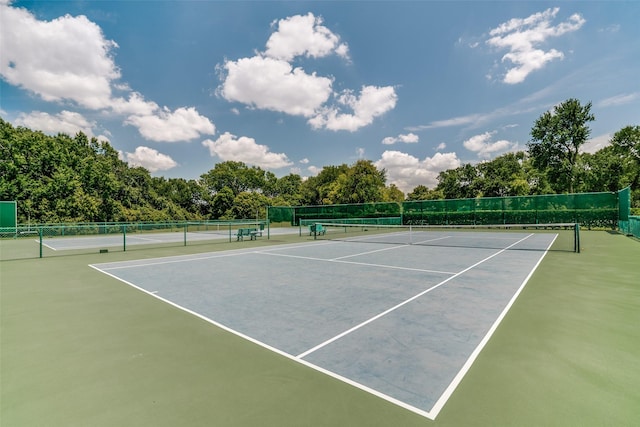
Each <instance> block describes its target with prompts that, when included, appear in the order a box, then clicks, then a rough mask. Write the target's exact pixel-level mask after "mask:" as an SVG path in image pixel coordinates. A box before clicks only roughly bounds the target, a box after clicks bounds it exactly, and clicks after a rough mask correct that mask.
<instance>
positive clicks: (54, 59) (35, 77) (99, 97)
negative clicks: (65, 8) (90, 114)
mask: <svg viewBox="0 0 640 427" xmlns="http://www.w3.org/2000/svg"><path fill="white" fill-rule="evenodd" d="M117 47H118V45H117V44H116V43H115V42H114V41H112V40H106V39H105V38H104V35H103V33H102V30H101V28H100V27H99V26H98V25H96V24H95V23H93V22H91V21H89V20H88V19H87V18H86V17H85V16H78V17H72V16H70V15H65V16H62V17H60V18H57V19H54V20H52V21H39V20H37V19H36V18H35V17H34V16H33V15H32V14H31V13H30V12H28V11H27V10H26V9H22V8H15V7H10V6H9V5H6V4H2V5H0V51H2V57H1V58H2V59H1V60H0V74H1V75H2V77H3V78H4V79H5V80H6V81H7V82H8V83H10V84H12V85H14V86H19V87H22V88H24V89H26V90H28V91H29V92H33V93H35V94H37V95H38V96H40V97H41V98H42V99H44V100H46V101H61V100H71V101H75V102H77V103H78V104H79V105H81V106H84V107H87V108H91V109H101V108H105V107H107V106H108V105H109V100H110V98H111V82H112V81H113V80H115V79H118V78H119V77H120V70H119V69H118V67H117V66H116V65H115V63H114V61H113V59H112V56H111V55H112V51H113V49H115V48H117Z"/></svg>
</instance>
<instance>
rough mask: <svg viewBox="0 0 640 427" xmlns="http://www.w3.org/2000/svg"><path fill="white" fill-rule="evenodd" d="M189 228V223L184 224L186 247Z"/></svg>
mask: <svg viewBox="0 0 640 427" xmlns="http://www.w3.org/2000/svg"><path fill="white" fill-rule="evenodd" d="M188 227H189V223H188V222H185V223H184V245H185V246H187V228H188Z"/></svg>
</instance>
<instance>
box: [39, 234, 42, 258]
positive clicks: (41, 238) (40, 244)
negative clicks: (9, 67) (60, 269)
mask: <svg viewBox="0 0 640 427" xmlns="http://www.w3.org/2000/svg"><path fill="white" fill-rule="evenodd" d="M38 234H39V235H40V258H42V227H40V228H39V229H38Z"/></svg>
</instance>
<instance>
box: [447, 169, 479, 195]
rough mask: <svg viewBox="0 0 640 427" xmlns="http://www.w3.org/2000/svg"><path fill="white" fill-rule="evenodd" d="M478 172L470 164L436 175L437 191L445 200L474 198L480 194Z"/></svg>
mask: <svg viewBox="0 0 640 427" xmlns="http://www.w3.org/2000/svg"><path fill="white" fill-rule="evenodd" d="M479 187H480V176H479V173H478V170H477V169H476V168H475V167H474V166H473V165H471V164H469V163H467V164H464V165H462V166H460V167H458V168H456V169H449V170H446V171H442V172H440V173H439V174H438V185H437V187H436V190H437V191H440V192H442V194H444V197H445V198H446V199H464V198H474V197H477V196H478V195H480V194H481V190H480V188H479Z"/></svg>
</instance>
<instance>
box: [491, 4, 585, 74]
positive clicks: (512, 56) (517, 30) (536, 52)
mask: <svg viewBox="0 0 640 427" xmlns="http://www.w3.org/2000/svg"><path fill="white" fill-rule="evenodd" d="M559 10H560V9H559V8H554V9H547V10H545V11H544V12H539V13H535V14H533V15H531V16H529V17H527V18H524V19H521V18H513V19H511V20H509V21H507V22H504V23H502V24H500V25H499V26H498V27H496V28H494V29H492V30H491V31H490V32H489V35H490V36H491V37H490V38H489V39H488V40H487V41H486V43H487V44H489V45H490V46H494V47H496V48H499V49H507V50H508V51H509V52H508V53H506V54H505V55H504V56H503V57H502V62H503V63H504V62H510V63H511V64H513V66H511V67H509V66H507V72H506V74H505V76H504V78H503V82H504V83H508V84H516V83H522V82H523V81H524V80H525V79H526V78H527V76H528V75H529V74H530V73H531V72H533V71H535V70H539V69H541V68H543V67H544V66H545V65H546V64H547V63H548V62H550V61H553V60H554V59H562V58H564V54H563V53H562V52H560V51H558V50H556V49H550V50H548V51H544V50H542V49H540V48H538V47H537V46H539V45H541V44H543V43H544V42H546V41H547V39H549V38H550V37H559V36H561V35H563V34H566V33H569V32H572V31H576V30H578V29H579V28H580V27H582V25H584V23H585V22H586V21H585V19H584V18H583V17H582V16H581V15H580V14H573V15H571V16H570V17H569V19H568V20H567V21H565V22H561V23H559V24H558V25H555V26H553V25H551V24H552V21H553V20H554V19H555V18H556V15H557V14H558V11H559Z"/></svg>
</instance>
